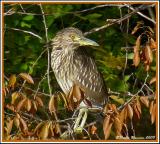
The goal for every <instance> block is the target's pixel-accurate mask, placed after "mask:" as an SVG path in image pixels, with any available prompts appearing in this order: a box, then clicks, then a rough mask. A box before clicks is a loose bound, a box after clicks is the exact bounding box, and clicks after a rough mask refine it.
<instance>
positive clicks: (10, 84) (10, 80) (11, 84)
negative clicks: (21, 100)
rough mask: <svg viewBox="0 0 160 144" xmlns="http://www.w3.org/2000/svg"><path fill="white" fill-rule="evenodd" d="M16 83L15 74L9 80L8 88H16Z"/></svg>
mask: <svg viewBox="0 0 160 144" xmlns="http://www.w3.org/2000/svg"><path fill="white" fill-rule="evenodd" d="M15 83H16V75H15V74H13V75H11V76H10V78H9V84H8V86H9V87H12V88H14V85H15Z"/></svg>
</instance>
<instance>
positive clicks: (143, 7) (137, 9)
mask: <svg viewBox="0 0 160 144" xmlns="http://www.w3.org/2000/svg"><path fill="white" fill-rule="evenodd" d="M149 7H153V5H147V6H146V5H141V6H139V7H138V8H135V10H133V11H132V12H130V13H129V14H126V15H125V16H124V17H122V18H119V19H116V20H114V21H112V22H110V23H107V24H106V25H103V26H101V27H97V28H93V29H91V30H90V31H88V32H85V33H84V35H89V34H92V33H94V32H98V31H100V30H103V29H106V28H107V27H109V26H112V25H114V24H117V23H120V22H122V21H124V20H126V19H128V18H130V17H131V16H132V15H133V14H135V13H137V12H139V11H141V10H144V9H146V8H149Z"/></svg>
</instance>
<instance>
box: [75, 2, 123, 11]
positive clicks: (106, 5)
mask: <svg viewBox="0 0 160 144" xmlns="http://www.w3.org/2000/svg"><path fill="white" fill-rule="evenodd" d="M108 6H109V7H110V6H117V7H122V6H124V5H117V4H104V5H97V6H95V7H91V8H88V9H84V10H81V11H75V12H74V13H84V12H88V11H92V10H95V9H98V8H103V7H108Z"/></svg>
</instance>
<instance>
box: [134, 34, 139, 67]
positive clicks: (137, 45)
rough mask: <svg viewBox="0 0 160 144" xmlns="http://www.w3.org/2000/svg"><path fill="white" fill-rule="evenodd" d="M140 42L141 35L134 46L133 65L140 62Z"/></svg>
mask: <svg viewBox="0 0 160 144" xmlns="http://www.w3.org/2000/svg"><path fill="white" fill-rule="evenodd" d="M140 42H141V35H140V36H139V37H138V38H137V40H136V44H135V46H134V57H133V65H134V66H135V67H137V66H138V65H139V63H140V54H139V50H140Z"/></svg>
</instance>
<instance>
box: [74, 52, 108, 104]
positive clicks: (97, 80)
mask: <svg viewBox="0 0 160 144" xmlns="http://www.w3.org/2000/svg"><path fill="white" fill-rule="evenodd" d="M75 63H76V67H77V69H78V70H79V71H78V74H77V75H76V77H75V79H74V80H75V83H76V84H77V85H79V86H80V87H81V88H82V89H84V90H85V93H86V97H88V98H89V99H90V100H93V101H95V102H98V103H101V102H102V101H104V97H105V94H107V93H106V89H105V85H104V82H103V78H102V76H101V74H100V73H99V71H98V69H97V66H96V64H95V61H94V60H93V59H92V58H91V57H88V56H87V55H86V53H84V52H83V53H82V52H81V53H79V54H78V57H77V58H76V61H75Z"/></svg>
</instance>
